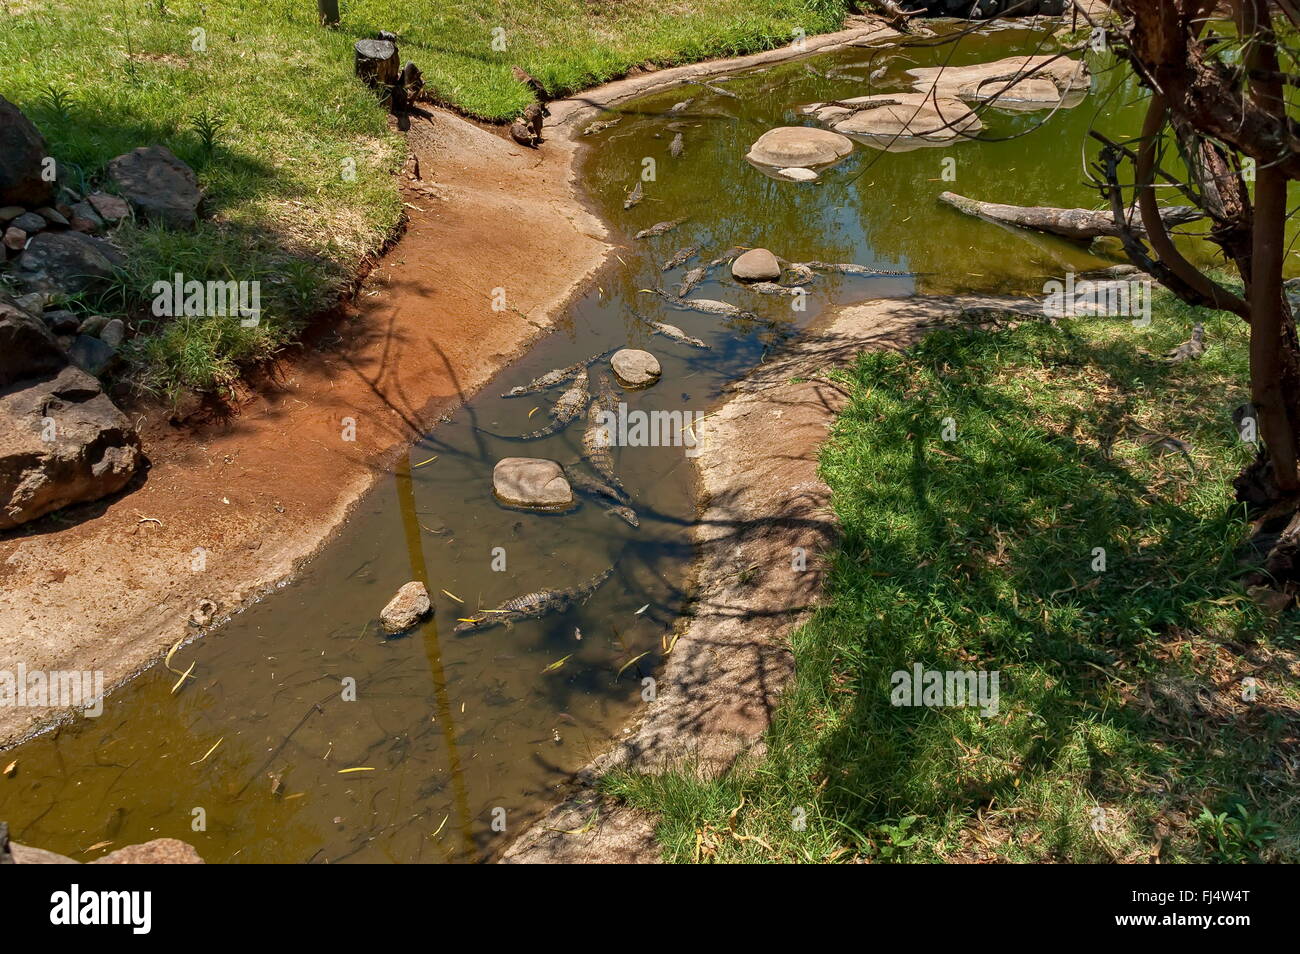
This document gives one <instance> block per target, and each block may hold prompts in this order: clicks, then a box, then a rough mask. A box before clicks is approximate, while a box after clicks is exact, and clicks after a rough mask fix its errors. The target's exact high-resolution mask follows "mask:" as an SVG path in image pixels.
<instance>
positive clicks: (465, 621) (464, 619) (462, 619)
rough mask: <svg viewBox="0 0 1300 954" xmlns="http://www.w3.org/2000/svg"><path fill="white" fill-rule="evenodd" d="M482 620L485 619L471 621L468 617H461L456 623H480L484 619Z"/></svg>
mask: <svg viewBox="0 0 1300 954" xmlns="http://www.w3.org/2000/svg"><path fill="white" fill-rule="evenodd" d="M482 618H483V617H482V616H480V617H479V618H478V619H470V618H469V617H467V616H461V617H460V618H458V619H457V620H456V622H458V623H477V622H478V621H479V620H480V619H482Z"/></svg>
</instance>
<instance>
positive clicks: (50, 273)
mask: <svg viewBox="0 0 1300 954" xmlns="http://www.w3.org/2000/svg"><path fill="white" fill-rule="evenodd" d="M125 264H126V258H125V257H124V256H123V255H122V253H121V252H120V251H118V249H117V247H116V246H114V245H112V244H110V243H109V242H107V241H105V240H104V239H101V238H96V237H95V236H93V235H85V234H83V233H81V232H42V233H41V234H39V235H37V236H36V237H35V238H33V239H32V240H31V241H30V242H28V243H27V247H26V249H25V250H24V251H23V253H22V254H21V255H19V256H18V260H17V262H16V263H15V265H14V274H15V276H17V278H18V280H19V281H20V282H21V283H22V284H23V285H24V287H26V288H29V289H33V290H36V291H48V292H55V293H61V294H65V295H76V294H79V293H81V292H85V291H99V290H102V289H103V288H105V287H106V286H107V285H108V283H109V281H111V280H112V278H113V273H114V271H115V269H118V268H120V267H122V266H123V265H125Z"/></svg>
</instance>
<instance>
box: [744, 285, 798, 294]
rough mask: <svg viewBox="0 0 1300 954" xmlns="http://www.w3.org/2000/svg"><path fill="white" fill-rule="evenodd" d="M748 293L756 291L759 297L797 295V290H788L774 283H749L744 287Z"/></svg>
mask: <svg viewBox="0 0 1300 954" xmlns="http://www.w3.org/2000/svg"><path fill="white" fill-rule="evenodd" d="M745 287H746V288H748V289H749V290H750V291H756V292H758V293H759V294H760V295H798V294H799V293H800V292H799V289H798V288H788V287H786V286H785V285H778V284H777V283H776V282H751V283H749V284H747V285H746V286H745Z"/></svg>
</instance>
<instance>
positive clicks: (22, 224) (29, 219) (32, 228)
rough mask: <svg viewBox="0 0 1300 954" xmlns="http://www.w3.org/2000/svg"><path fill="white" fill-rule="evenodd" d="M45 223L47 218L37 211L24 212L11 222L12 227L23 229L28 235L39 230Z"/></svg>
mask: <svg viewBox="0 0 1300 954" xmlns="http://www.w3.org/2000/svg"><path fill="white" fill-rule="evenodd" d="M45 225H46V222H45V219H44V218H43V217H42V216H40V215H37V214H36V213H35V212H24V213H23V214H22V215H20V216H18V217H17V218H16V219H14V220H13V221H11V222H10V223H9V226H10V228H15V229H22V230H23V231H24V232H26V233H27V234H28V235H32V234H34V233H36V232H39V231H40V230H41V229H43V228H45Z"/></svg>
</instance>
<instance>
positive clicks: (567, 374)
mask: <svg viewBox="0 0 1300 954" xmlns="http://www.w3.org/2000/svg"><path fill="white" fill-rule="evenodd" d="M604 356H605V355H604V353H601V354H593V355H592V356H591V357H590V358H588V359H587V360H586V361H579V362H578V363H577V364H571V365H569V366H568V367H567V368H556V369H555V370H554V371H547V372H546V373H545V374H543V375H542V376H541V377H540V378H534V379H533V380H531V381H529V382H528V383H527V384H521V385H519V387H515V388H511V389H510V390H509V391H508V392H506V393H505V394H503V395H501V396H502V397H503V398H517V397H523V396H524V395H525V394H533V393H535V392H537V391H545V390H546V389H547V388H553V387H555V385H557V384H559V383H560V382H561V381H567V380H569V378H573V377H577V375H578V374H579V373H580V372H582V371H583V370H585V369H586V368H587V366H588V365H590V364H591V363H592V362H594V361H598V360H600V359H601V358H603V357H604Z"/></svg>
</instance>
